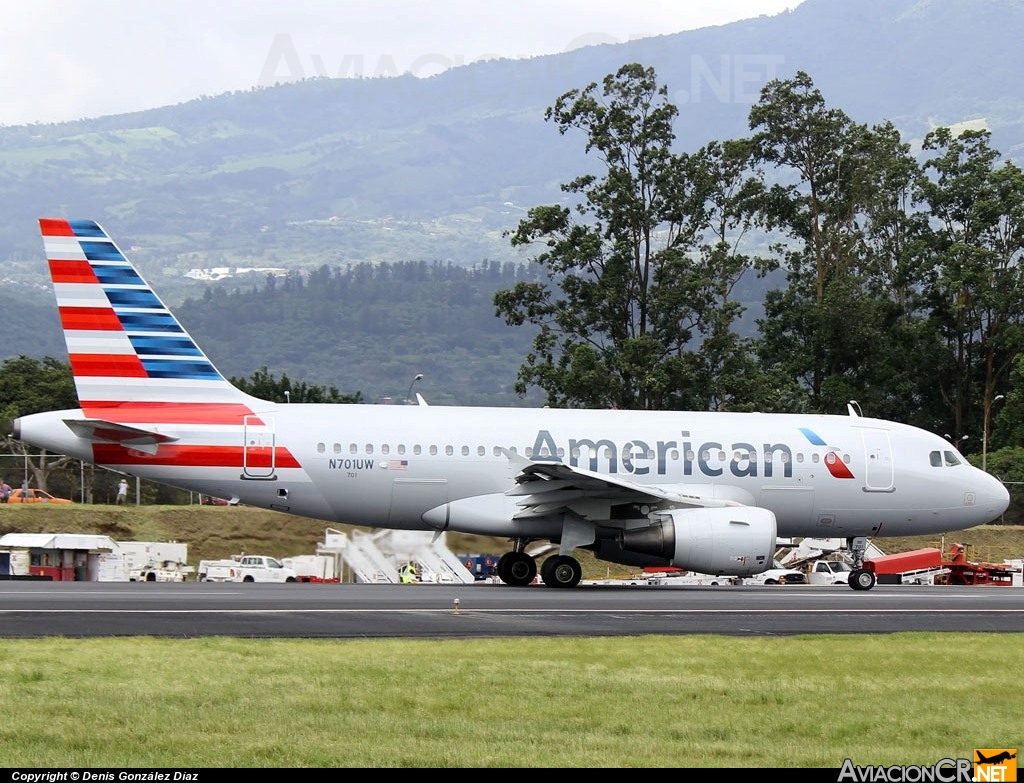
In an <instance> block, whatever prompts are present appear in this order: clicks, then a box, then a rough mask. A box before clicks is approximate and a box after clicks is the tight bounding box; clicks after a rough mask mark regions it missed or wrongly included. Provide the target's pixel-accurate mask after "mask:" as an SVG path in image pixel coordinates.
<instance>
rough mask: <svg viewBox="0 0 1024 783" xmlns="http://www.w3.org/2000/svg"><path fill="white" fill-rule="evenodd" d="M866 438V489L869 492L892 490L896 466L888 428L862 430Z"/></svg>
mask: <svg viewBox="0 0 1024 783" xmlns="http://www.w3.org/2000/svg"><path fill="white" fill-rule="evenodd" d="M861 437H862V438H863V439H864V489H865V490H866V491H868V492H892V491H893V489H894V487H893V477H894V473H895V466H894V465H893V462H892V445H891V444H890V443H889V433H888V432H887V431H886V430H877V429H865V430H861Z"/></svg>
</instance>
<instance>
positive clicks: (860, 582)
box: [846, 537, 875, 590]
mask: <svg viewBox="0 0 1024 783" xmlns="http://www.w3.org/2000/svg"><path fill="white" fill-rule="evenodd" d="M846 546H847V547H848V548H849V550H850V552H851V553H852V554H853V570H852V571H851V572H850V578H849V580H848V582H849V585H850V587H851V588H852V589H854V590H870V589H871V588H872V587H874V586H875V572H874V571H872V570H871V569H869V568H865V567H864V552H865V550H866V549H867V547H868V540H867V539H866V538H864V537H857V538H848V539H846Z"/></svg>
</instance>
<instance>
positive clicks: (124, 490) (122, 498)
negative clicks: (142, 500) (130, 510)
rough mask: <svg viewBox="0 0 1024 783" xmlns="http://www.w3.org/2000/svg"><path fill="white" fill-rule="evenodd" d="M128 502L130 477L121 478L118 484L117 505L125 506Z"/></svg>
mask: <svg viewBox="0 0 1024 783" xmlns="http://www.w3.org/2000/svg"><path fill="white" fill-rule="evenodd" d="M127 503H128V479H121V483H120V484H118V485H117V505H119V506H123V505H126V504H127Z"/></svg>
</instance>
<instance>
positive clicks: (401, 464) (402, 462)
mask: <svg viewBox="0 0 1024 783" xmlns="http://www.w3.org/2000/svg"><path fill="white" fill-rule="evenodd" d="M408 467H409V460H407V459H392V460H388V470H405V469H406V468H408Z"/></svg>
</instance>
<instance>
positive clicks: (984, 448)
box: [981, 394, 1006, 470]
mask: <svg viewBox="0 0 1024 783" xmlns="http://www.w3.org/2000/svg"><path fill="white" fill-rule="evenodd" d="M1003 399H1006V398H1005V397H1004V396H1003V395H1002V394H997V395H996V396H995V397H993V398H992V402H990V403H989V404H988V405H986V406H985V424H984V426H983V427H982V430H981V469H982V470H988V420H989V415H990V414H991V413H992V406H993V405H995V404H996V403H997V402H999V401H1000V400H1003Z"/></svg>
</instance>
